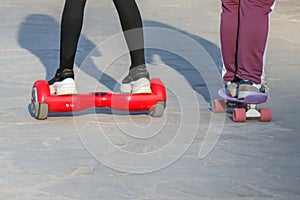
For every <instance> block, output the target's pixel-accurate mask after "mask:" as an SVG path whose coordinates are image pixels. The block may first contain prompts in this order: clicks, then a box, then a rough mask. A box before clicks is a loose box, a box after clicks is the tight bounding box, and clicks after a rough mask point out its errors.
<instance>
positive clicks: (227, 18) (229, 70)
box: [220, 0, 240, 81]
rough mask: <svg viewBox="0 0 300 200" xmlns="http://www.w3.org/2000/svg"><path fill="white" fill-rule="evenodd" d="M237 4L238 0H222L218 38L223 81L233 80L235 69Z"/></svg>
mask: <svg viewBox="0 0 300 200" xmlns="http://www.w3.org/2000/svg"><path fill="white" fill-rule="evenodd" d="M239 4H240V0H222V13H221V24H220V39H221V52H222V58H223V70H222V72H223V73H222V76H223V79H224V80H225V81H233V80H234V79H235V75H236V70H237V65H236V53H237V45H238V43H237V41H238V20H239Z"/></svg>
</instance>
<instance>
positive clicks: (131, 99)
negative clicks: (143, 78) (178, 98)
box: [31, 78, 167, 120]
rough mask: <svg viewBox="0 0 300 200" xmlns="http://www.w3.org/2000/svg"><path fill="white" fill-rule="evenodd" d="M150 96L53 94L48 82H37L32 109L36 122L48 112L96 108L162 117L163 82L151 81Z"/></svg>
mask: <svg viewBox="0 0 300 200" xmlns="http://www.w3.org/2000/svg"><path fill="white" fill-rule="evenodd" d="M150 83H151V90H152V93H151V94H118V93H105V92H95V93H89V94H76V95H51V94H50V88H49V85H48V83H47V81H45V80H37V81H36V82H35V83H34V84H33V87H32V96H31V110H32V113H33V114H34V117H35V118H36V119H39V120H42V119H47V117H48V113H54V112H77V111H81V110H84V109H88V108H93V107H106V108H111V109H116V110H123V111H149V115H150V116H152V117H161V116H162V115H163V113H164V110H165V108H166V99H167V97H166V89H165V86H164V84H163V83H162V81H161V80H160V79H158V78H152V79H151V80H150Z"/></svg>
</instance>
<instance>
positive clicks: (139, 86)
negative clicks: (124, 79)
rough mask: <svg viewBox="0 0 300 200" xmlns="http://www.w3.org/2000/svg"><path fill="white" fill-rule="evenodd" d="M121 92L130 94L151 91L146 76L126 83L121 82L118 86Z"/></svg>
mask: <svg viewBox="0 0 300 200" xmlns="http://www.w3.org/2000/svg"><path fill="white" fill-rule="evenodd" d="M120 90H121V92H122V93H132V94H149V93H152V91H151V84H150V81H149V80H148V79H147V78H140V79H138V80H137V81H132V82H131V83H128V84H122V85H121V87H120Z"/></svg>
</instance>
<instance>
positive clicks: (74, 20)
mask: <svg viewBox="0 0 300 200" xmlns="http://www.w3.org/2000/svg"><path fill="white" fill-rule="evenodd" d="M113 2H114V4H115V6H116V9H117V11H118V14H119V18H120V22H121V26H122V29H123V32H124V36H125V40H126V43H127V46H128V49H129V52H130V58H131V66H130V68H134V67H137V66H144V65H145V55H144V35H143V30H142V19H141V15H140V12H139V9H138V7H137V5H136V2H135V0H113ZM85 4H86V0H66V2H65V6H64V10H63V15H62V22H61V41H60V65H59V68H60V71H62V70H63V69H73V66H74V59H75V54H76V49H77V45H78V40H79V36H80V32H81V29H82V24H83V15H84V7H85ZM132 29H135V30H134V31H129V30H132ZM126 31H127V32H126Z"/></svg>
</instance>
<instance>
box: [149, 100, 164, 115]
mask: <svg viewBox="0 0 300 200" xmlns="http://www.w3.org/2000/svg"><path fill="white" fill-rule="evenodd" d="M165 108H166V102H165V101H159V102H157V103H156V105H155V106H154V107H153V108H152V109H150V111H149V115H150V116H151V117H161V116H162V115H163V114H164V110H165Z"/></svg>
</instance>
